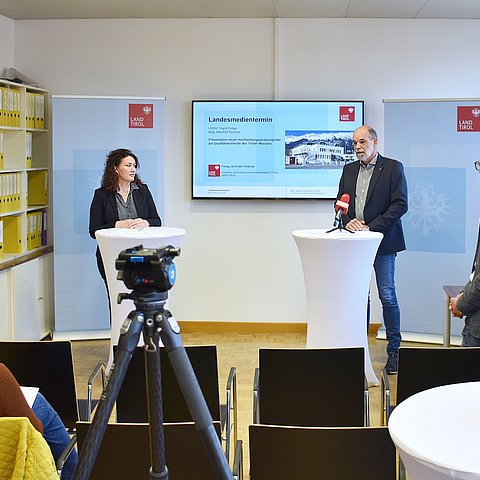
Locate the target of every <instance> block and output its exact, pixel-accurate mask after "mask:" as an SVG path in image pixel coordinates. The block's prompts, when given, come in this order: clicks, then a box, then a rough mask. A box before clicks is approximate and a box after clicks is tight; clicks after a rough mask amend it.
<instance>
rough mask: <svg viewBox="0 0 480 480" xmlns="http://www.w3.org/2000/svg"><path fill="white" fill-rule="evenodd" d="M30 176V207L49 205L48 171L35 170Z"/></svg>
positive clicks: (28, 194)
mask: <svg viewBox="0 0 480 480" xmlns="http://www.w3.org/2000/svg"><path fill="white" fill-rule="evenodd" d="M27 174H28V190H27V192H28V193H27V202H28V205H30V206H32V205H46V204H47V203H48V171H47V170H34V171H31V172H27Z"/></svg>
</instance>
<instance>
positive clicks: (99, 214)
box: [89, 183, 162, 277]
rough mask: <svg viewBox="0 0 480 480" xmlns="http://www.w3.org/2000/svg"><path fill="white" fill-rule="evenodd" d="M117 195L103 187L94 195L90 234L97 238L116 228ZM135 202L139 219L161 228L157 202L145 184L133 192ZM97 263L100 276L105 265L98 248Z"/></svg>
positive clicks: (91, 206) (91, 208)
mask: <svg viewBox="0 0 480 480" xmlns="http://www.w3.org/2000/svg"><path fill="white" fill-rule="evenodd" d="M115 195H116V193H115V192H111V191H108V190H106V189H105V188H103V187H100V188H97V190H95V194H94V195H93V200H92V204H91V205H90V225H89V233H90V236H91V237H92V238H95V232H96V231H97V230H101V229H103V228H114V227H115V222H117V221H118V220H119V218H118V210H117V200H116V198H115ZM132 195H133V201H134V203H135V208H136V209H137V214H138V218H143V219H144V220H147V221H148V223H149V224H150V225H151V226H152V227H154V226H155V227H160V226H161V224H162V221H161V220H160V217H159V216H158V213H157V208H156V207H155V202H154V201H153V197H152V194H151V193H150V190H149V189H148V187H147V185H146V184H145V183H142V184H141V185H140V187H139V188H138V189H134V190H133V191H132ZM96 255H97V262H98V268H99V270H100V274H101V275H102V277H104V272H102V269H103V265H102V264H101V257H100V250H99V249H98V247H97V253H96Z"/></svg>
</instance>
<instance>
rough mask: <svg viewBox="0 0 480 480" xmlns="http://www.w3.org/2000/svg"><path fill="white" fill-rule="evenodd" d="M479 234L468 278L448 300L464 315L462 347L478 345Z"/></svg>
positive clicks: (456, 314)
mask: <svg viewBox="0 0 480 480" xmlns="http://www.w3.org/2000/svg"><path fill="white" fill-rule="evenodd" d="M474 165H475V170H476V171H477V172H480V160H477V161H476V162H475V163H474ZM477 265H480V236H479V238H478V239H477V249H476V252H475V258H474V260H473V269H472V273H471V275H470V278H469V280H468V282H467V284H466V285H465V287H464V288H463V290H462V292H460V293H459V294H458V295H457V296H456V297H454V298H452V299H451V301H450V310H451V312H452V315H453V316H454V317H458V318H463V317H465V326H464V327H463V330H462V347H480V268H478V269H477Z"/></svg>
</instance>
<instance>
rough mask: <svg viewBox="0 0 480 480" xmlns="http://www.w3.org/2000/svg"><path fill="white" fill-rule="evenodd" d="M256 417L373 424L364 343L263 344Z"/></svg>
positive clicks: (304, 422) (255, 392)
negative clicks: (331, 345)
mask: <svg viewBox="0 0 480 480" xmlns="http://www.w3.org/2000/svg"><path fill="white" fill-rule="evenodd" d="M253 422H254V423H262V424H270V425H296V426H324V427H328V426H350V427H355V426H356V427H360V426H368V425H369V423H370V417H369V395H368V382H367V380H366V378H365V357H364V349H363V347H355V348H322V349H270V348H267V349H260V350H259V368H257V369H256V371H255V378H254V387H253Z"/></svg>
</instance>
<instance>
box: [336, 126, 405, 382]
mask: <svg viewBox="0 0 480 480" xmlns="http://www.w3.org/2000/svg"><path fill="white" fill-rule="evenodd" d="M377 144H378V138H377V132H376V131H375V130H374V129H373V128H372V127H369V126H367V125H363V126H361V127H359V128H357V129H356V130H355V132H353V148H354V150H355V155H356V157H357V161H356V162H351V163H347V164H346V165H345V167H344V168H343V173H342V177H341V178H340V184H339V188H338V195H337V199H339V198H340V197H341V196H342V195H343V194H344V193H348V194H349V195H350V199H351V200H350V205H349V209H348V212H347V215H345V216H344V225H346V228H347V229H349V230H352V231H355V230H358V231H361V230H371V231H372V232H380V233H383V239H382V241H381V243H380V246H379V247H378V251H377V255H376V256H375V261H374V263H373V268H374V270H375V278H376V281H377V290H378V296H379V297H380V301H381V302H382V308H383V321H384V323H385V330H386V332H387V341H388V343H387V363H386V365H385V370H386V371H387V373H388V374H389V375H392V374H395V373H397V365H398V349H399V347H400V341H401V339H402V337H401V334H400V307H399V305H398V300H397V294H396V292H395V258H396V256H397V253H398V252H400V251H402V250H405V239H404V237H403V228H402V221H401V217H402V216H403V215H404V214H405V213H406V212H407V209H408V197H407V181H406V179H405V174H404V172H403V165H402V164H401V163H400V162H399V161H398V160H393V159H391V158H386V157H383V156H382V155H380V154H379V153H378V151H377ZM369 316H370V301H369V303H368V308H367V325H368V322H369V320H370V319H369Z"/></svg>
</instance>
